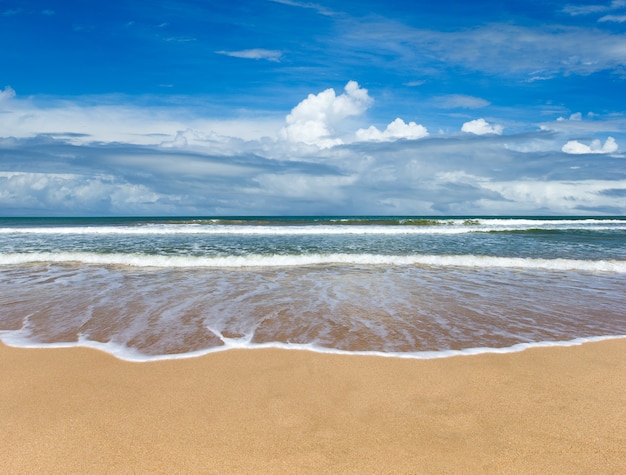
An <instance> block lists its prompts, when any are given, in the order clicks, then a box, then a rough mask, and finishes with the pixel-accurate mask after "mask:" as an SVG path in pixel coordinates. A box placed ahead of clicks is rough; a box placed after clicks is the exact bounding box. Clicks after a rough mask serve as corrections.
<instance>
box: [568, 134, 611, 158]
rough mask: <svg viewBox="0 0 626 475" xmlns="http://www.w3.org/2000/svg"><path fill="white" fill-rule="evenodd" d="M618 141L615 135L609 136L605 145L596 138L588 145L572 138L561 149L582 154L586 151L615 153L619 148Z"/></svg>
mask: <svg viewBox="0 0 626 475" xmlns="http://www.w3.org/2000/svg"><path fill="white" fill-rule="evenodd" d="M618 148H619V147H618V145H617V142H616V141H615V139H614V138H613V137H609V138H607V139H606V142H604V145H602V143H601V142H600V141H599V140H597V139H596V140H594V141H593V142H591V145H586V144H584V143H581V142H579V141H578V140H570V141H569V142H567V143H566V144H565V145H563V148H562V149H561V150H562V151H563V152H565V153H570V154H574V155H582V154H586V153H615V152H617V149H618Z"/></svg>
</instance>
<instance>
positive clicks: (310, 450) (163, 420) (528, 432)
mask: <svg viewBox="0 0 626 475" xmlns="http://www.w3.org/2000/svg"><path fill="white" fill-rule="evenodd" d="M0 380H1V381H2V384H1V385H0V424H1V426H2V430H1V431H0V447H1V450H0V452H1V455H0V472H2V473H390V474H391V473H398V474H403V473H626V423H625V422H624V421H626V340H624V339H621V340H607V341H602V342H596V343H587V344H584V345H581V346H575V347H566V348H562V347H551V348H535V349H530V350H526V351H523V352H520V353H511V354H483V355H477V356H460V357H452V358H445V359H436V360H403V359H397V358H383V357H363V356H341V355H326V354H316V353H311V352H304V351H284V350H232V351H228V352H222V353H214V354H211V355H207V356H204V357H199V358H193V359H181V360H170V361H162V362H153V363H129V362H124V361H120V360H118V359H115V358H114V357H112V356H110V355H108V354H105V353H101V352H99V351H95V350H90V349H83V348H73V349H16V348H8V347H6V346H0Z"/></svg>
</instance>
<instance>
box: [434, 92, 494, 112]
mask: <svg viewBox="0 0 626 475" xmlns="http://www.w3.org/2000/svg"><path fill="white" fill-rule="evenodd" d="M436 102H437V103H438V105H439V107H442V108H444V109H480V108H482V107H487V106H488V105H490V104H491V103H490V102H489V101H486V100H485V99H481V98H480V97H474V96H466V95H463V94H451V95H449V96H440V97H438V98H437V99H436Z"/></svg>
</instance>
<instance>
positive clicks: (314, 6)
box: [271, 0, 335, 16]
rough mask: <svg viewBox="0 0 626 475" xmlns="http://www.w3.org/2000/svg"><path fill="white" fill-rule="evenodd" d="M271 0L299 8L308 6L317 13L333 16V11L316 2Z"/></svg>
mask: <svg viewBox="0 0 626 475" xmlns="http://www.w3.org/2000/svg"><path fill="white" fill-rule="evenodd" d="M271 1H272V2H275V3H282V4H283V5H289V6H292V7H299V8H309V9H311V10H315V11H316V12H317V13H319V14H320V15H325V16H333V15H335V12H334V11H332V10H330V9H328V8H326V7H325V6H323V5H320V4H318V3H312V2H296V1H295V0H271Z"/></svg>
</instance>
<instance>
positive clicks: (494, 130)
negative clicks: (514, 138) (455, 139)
mask: <svg viewBox="0 0 626 475" xmlns="http://www.w3.org/2000/svg"><path fill="white" fill-rule="evenodd" d="M503 130H504V128H503V127H502V126H501V125H498V124H493V125H492V124H490V123H489V122H487V121H486V120H485V119H475V120H470V121H469V122H465V123H464V124H463V127H461V131H462V132H467V133H469V134H474V135H487V134H495V135H501V134H502V131H503Z"/></svg>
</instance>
